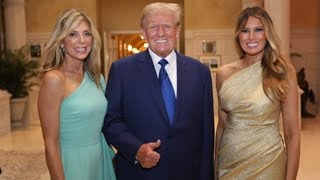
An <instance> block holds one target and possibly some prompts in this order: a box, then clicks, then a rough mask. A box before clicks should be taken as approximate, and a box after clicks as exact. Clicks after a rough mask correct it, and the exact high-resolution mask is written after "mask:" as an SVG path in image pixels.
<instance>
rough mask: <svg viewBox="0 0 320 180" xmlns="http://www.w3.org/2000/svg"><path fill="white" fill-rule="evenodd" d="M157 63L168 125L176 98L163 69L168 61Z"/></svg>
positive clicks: (162, 60)
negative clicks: (159, 66)
mask: <svg viewBox="0 0 320 180" xmlns="http://www.w3.org/2000/svg"><path fill="white" fill-rule="evenodd" d="M158 63H159V64H160V65H161V68H160V72H159V82H160V86H161V91H162V96H163V100H164V103H165V105H166V110H167V113H168V117H169V120H170V123H171V124H172V121H173V117H174V111H175V104H176V97H175V94H174V90H173V87H172V84H171V82H170V79H169V76H168V74H167V71H166V69H165V68H164V67H165V66H166V65H167V64H168V61H167V60H165V59H161V60H160V61H159V62H158Z"/></svg>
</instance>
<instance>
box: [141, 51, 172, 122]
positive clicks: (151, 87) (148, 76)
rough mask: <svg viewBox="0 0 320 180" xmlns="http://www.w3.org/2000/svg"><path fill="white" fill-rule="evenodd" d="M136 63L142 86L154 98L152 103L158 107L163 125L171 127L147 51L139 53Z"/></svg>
mask: <svg viewBox="0 0 320 180" xmlns="http://www.w3.org/2000/svg"><path fill="white" fill-rule="evenodd" d="M137 63H138V68H139V70H140V71H139V72H141V73H142V76H141V77H143V78H144V79H143V81H142V82H143V85H144V86H146V88H148V91H147V92H148V93H150V94H151V96H152V97H153V98H154V102H155V104H156V106H157V107H158V109H159V112H160V114H161V115H162V116H163V118H162V119H165V123H166V124H167V125H169V126H171V125H170V122H169V118H168V115H167V111H166V108H165V105H164V101H163V98H162V93H161V88H160V84H159V80H158V77H157V74H156V71H155V69H154V65H153V62H152V59H151V56H150V54H149V52H148V50H146V51H144V52H142V53H141V56H140V57H139V61H137Z"/></svg>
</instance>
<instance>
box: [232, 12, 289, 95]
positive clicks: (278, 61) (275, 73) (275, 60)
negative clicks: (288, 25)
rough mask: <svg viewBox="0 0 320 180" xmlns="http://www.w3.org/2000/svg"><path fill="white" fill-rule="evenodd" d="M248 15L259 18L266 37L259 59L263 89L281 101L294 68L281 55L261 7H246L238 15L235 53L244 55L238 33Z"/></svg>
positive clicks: (274, 33)
mask: <svg viewBox="0 0 320 180" xmlns="http://www.w3.org/2000/svg"><path fill="white" fill-rule="evenodd" d="M250 16H251V17H255V18H259V19H260V20H261V22H262V24H263V27H264V32H265V35H266V39H267V43H266V45H265V47H264V50H263V51H264V52H263V57H262V59H261V65H262V67H263V74H262V82H263V90H264V92H265V94H266V95H267V96H268V97H269V98H270V96H269V95H270V94H269V93H270V92H272V93H274V95H275V96H276V97H277V98H278V99H279V100H280V101H283V100H284V99H285V97H286V93H287V90H288V79H289V77H290V76H291V75H293V74H294V69H293V67H292V66H291V65H290V63H289V62H288V61H287V60H286V59H284V57H283V56H282V55H281V52H280V40H279V37H278V35H277V34H276V31H275V29H274V26H273V22H272V20H271V18H270V16H269V15H268V13H267V12H266V11H265V10H263V9H262V8H259V7H249V8H246V9H244V10H243V11H242V12H241V14H240V16H239V17H238V20H237V23H236V32H235V39H234V40H235V46H236V50H237V53H238V54H239V56H240V58H241V59H243V58H244V57H245V55H246V53H245V52H244V51H243V49H242V48H241V45H240V40H239V34H240V32H241V31H242V29H243V28H244V27H245V25H246V23H247V20H248V19H249V17H250Z"/></svg>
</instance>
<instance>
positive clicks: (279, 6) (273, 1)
mask: <svg viewBox="0 0 320 180" xmlns="http://www.w3.org/2000/svg"><path fill="white" fill-rule="evenodd" d="M264 7H265V9H266V11H267V12H268V13H269V15H270V16H271V18H272V21H273V23H274V26H275V29H276V31H277V33H278V35H279V38H280V40H281V51H282V53H283V55H284V56H285V58H289V57H290V56H289V53H290V52H289V51H290V49H289V48H290V0H281V1H279V0H264Z"/></svg>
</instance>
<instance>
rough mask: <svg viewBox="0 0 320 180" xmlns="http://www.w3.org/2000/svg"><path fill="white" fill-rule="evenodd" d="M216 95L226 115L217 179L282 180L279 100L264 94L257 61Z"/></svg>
mask: <svg viewBox="0 0 320 180" xmlns="http://www.w3.org/2000/svg"><path fill="white" fill-rule="evenodd" d="M218 95H219V100H220V104H221V108H222V109H223V110H225V111H226V112H227V114H228V118H227V122H226V124H225V127H224V131H223V134H222V136H221V142H220V146H219V152H218V153H219V154H218V178H219V179H237V180H238V179H239V180H249V179H263V180H269V179H270V180H284V179H285V173H286V153H285V148H284V144H283V140H282V137H281V135H280V132H279V115H280V108H281V107H280V102H279V101H278V100H277V99H275V98H274V96H271V98H272V99H273V102H272V101H270V99H268V97H267V96H266V95H265V94H264V91H263V88H262V67H261V63H260V61H259V62H257V63H255V64H253V65H251V66H250V67H247V68H246V69H243V70H241V71H239V72H237V73H235V74H234V75H232V76H231V77H230V78H228V79H227V80H225V81H224V83H223V84H222V87H221V89H220V92H219V94H218Z"/></svg>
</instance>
